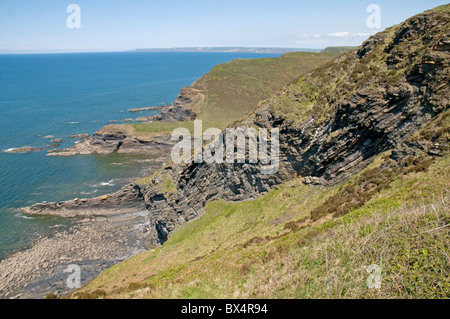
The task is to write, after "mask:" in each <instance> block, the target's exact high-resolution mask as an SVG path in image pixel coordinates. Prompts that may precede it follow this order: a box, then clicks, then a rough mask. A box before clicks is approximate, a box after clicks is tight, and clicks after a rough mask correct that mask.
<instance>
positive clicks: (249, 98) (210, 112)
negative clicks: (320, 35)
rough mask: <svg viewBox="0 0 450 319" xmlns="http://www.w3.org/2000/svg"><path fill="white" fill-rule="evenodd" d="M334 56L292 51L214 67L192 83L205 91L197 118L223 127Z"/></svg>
mask: <svg viewBox="0 0 450 319" xmlns="http://www.w3.org/2000/svg"><path fill="white" fill-rule="evenodd" d="M336 56H337V54H333V53H310V52H293V53H288V54H286V55H284V56H282V57H280V58H264V59H237V60H233V61H232V62H229V63H223V64H220V65H217V66H215V67H214V68H213V69H212V70H211V71H210V72H208V73H207V74H205V76H203V77H202V78H201V79H199V80H198V81H196V82H195V83H194V84H193V87H194V88H197V89H200V90H202V91H204V92H205V93H206V94H205V97H206V98H205V102H204V103H203V105H202V107H201V111H200V119H201V120H203V121H204V124H205V125H206V127H218V128H220V129H223V128H225V127H226V126H228V125H229V124H231V123H233V122H234V121H237V120H239V119H241V118H242V117H243V116H244V115H247V114H249V113H251V112H252V111H254V110H255V108H256V107H257V105H258V103H259V102H260V101H262V100H265V99H267V98H269V97H270V96H272V95H273V94H274V93H275V92H277V91H279V90H280V89H281V88H282V87H283V86H284V85H286V84H287V83H290V82H292V81H294V80H295V79H297V78H298V77H299V76H301V75H303V74H306V73H308V72H310V71H312V70H313V69H315V68H317V67H319V66H321V65H323V64H325V63H326V62H328V61H330V60H332V59H333V58H335V57H336Z"/></svg>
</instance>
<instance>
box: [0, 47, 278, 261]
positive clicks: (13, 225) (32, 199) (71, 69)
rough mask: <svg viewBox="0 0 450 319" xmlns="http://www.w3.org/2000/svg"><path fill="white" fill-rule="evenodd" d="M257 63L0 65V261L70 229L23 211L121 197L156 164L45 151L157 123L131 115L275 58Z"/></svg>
mask: <svg viewBox="0 0 450 319" xmlns="http://www.w3.org/2000/svg"><path fill="white" fill-rule="evenodd" d="M274 56H278V55H270V54H249V53H175V52H171V53H156V52H148V53H147V52H121V53H79V54H35V55H0V112H1V113H0V114H1V116H0V260H1V259H2V258H5V256H7V255H8V254H11V253H12V252H14V251H16V250H20V249H24V248H26V247H28V246H29V245H30V244H31V243H32V242H33V241H34V240H36V239H38V238H39V237H40V236H44V235H46V234H49V232H51V231H52V230H54V229H55V228H57V227H67V226H68V225H69V224H70V221H69V220H65V219H62V218H54V217H30V216H25V215H23V214H20V213H18V212H17V211H16V209H17V208H19V207H23V206H28V205H32V204H34V203H37V202H42V201H63V200H70V199H73V198H89V197H95V196H100V195H104V194H107V193H111V192H114V191H117V190H118V189H120V188H121V187H122V186H124V185H126V184H128V183H130V182H131V181H132V180H133V178H135V177H139V176H141V175H144V174H145V173H146V172H147V171H148V170H149V168H151V167H152V165H155V163H154V162H153V161H152V159H149V158H145V157H136V156H127V155H119V154H111V155H90V156H81V155H80V156H74V157H49V156H46V152H47V151H46V150H43V151H40V152H32V153H25V154H10V153H5V152H4V151H5V150H8V149H10V148H17V147H22V146H32V147H45V146H46V145H47V144H48V143H49V139H46V138H44V137H45V136H48V135H52V136H54V138H61V139H63V144H62V145H61V146H60V147H70V146H72V145H73V144H74V143H75V142H76V141H77V140H76V139H73V138H67V136H68V135H73V134H79V133H89V134H91V135H92V134H93V133H94V132H95V131H97V130H99V129H100V128H101V127H102V126H104V125H107V124H111V122H110V121H122V123H123V120H124V119H127V118H136V117H139V116H151V115H154V114H156V113H157V112H158V111H145V112H140V113H129V112H128V111H127V110H128V109H130V108H141V107H147V106H158V105H164V104H169V103H171V102H173V100H174V99H175V98H176V97H177V95H178V93H179V91H180V89H181V88H182V87H183V86H188V85H190V84H191V83H192V82H194V81H195V80H196V79H198V78H200V77H201V76H202V75H203V74H204V73H206V72H208V71H209V70H210V69H211V68H212V67H213V66H214V65H216V64H219V63H223V62H228V61H231V60H232V59H235V58H262V57H274Z"/></svg>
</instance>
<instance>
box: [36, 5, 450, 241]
mask: <svg viewBox="0 0 450 319" xmlns="http://www.w3.org/2000/svg"><path fill="white" fill-rule="evenodd" d="M449 8H450V6H449V5H447V6H444V7H441V8H438V10H432V11H428V12H425V13H423V14H421V15H418V16H415V17H413V18H411V19H409V20H407V21H406V22H405V23H403V24H401V25H399V26H396V27H393V28H390V29H387V30H386V31H385V32H382V33H379V34H377V35H375V36H373V37H371V38H370V39H369V40H367V41H366V42H365V43H364V44H363V45H362V46H361V47H360V48H358V49H357V50H355V51H352V52H350V53H347V54H345V55H343V56H341V57H340V58H338V59H336V60H334V61H332V62H330V63H328V64H327V65H325V66H323V67H321V68H319V69H317V70H315V71H313V72H311V73H309V74H308V75H306V76H304V77H302V78H300V79H299V80H298V81H296V82H295V83H292V84H290V85H288V86H286V87H285V88H284V89H283V90H282V91H281V92H280V93H279V94H277V95H276V96H274V97H273V98H271V99H269V100H267V101H265V102H263V103H262V104H261V105H260V108H259V109H258V111H256V112H255V113H254V114H252V115H251V116H248V117H247V118H245V119H244V120H242V122H240V123H238V124H236V126H240V127H244V128H245V127H250V126H252V127H260V128H267V129H271V128H279V129H280V169H279V171H278V173H277V174H274V175H262V174H261V173H260V168H261V167H260V165H259V164H213V165H208V164H190V165H185V166H177V165H169V166H166V167H164V168H162V169H161V170H160V171H159V172H158V173H157V174H155V175H154V176H153V177H152V178H150V179H149V180H147V181H145V183H141V184H140V185H133V186H131V187H132V188H133V189H135V188H134V187H135V186H136V187H137V188H138V189H139V192H138V193H137V194H140V195H137V194H135V196H136V197H138V198H140V200H142V201H143V202H144V203H145V206H146V208H147V209H148V210H149V212H150V219H151V225H152V235H151V236H152V242H153V244H155V245H157V244H161V243H163V242H164V241H165V240H167V238H168V236H169V234H170V233H171V232H172V231H173V230H174V228H175V227H176V225H179V224H182V223H184V222H186V221H189V220H192V219H194V218H196V217H198V216H199V215H201V213H202V209H203V207H204V205H205V203H206V202H207V201H210V200H214V199H219V198H222V199H226V200H231V201H241V200H247V199H251V198H256V197H258V196H260V195H261V194H264V193H266V192H268V191H269V190H270V189H272V188H273V187H274V186H275V185H277V184H280V183H283V182H284V181H287V180H290V179H293V178H295V177H298V176H303V177H305V181H306V182H307V183H314V184H320V185H324V186H326V185H334V184H337V183H341V182H343V181H346V180H348V179H349V178H351V177H352V176H353V175H354V174H356V173H357V172H359V171H360V170H362V169H363V168H365V167H366V166H367V165H369V164H370V163H371V162H372V161H373V159H374V157H375V156H376V155H378V154H380V153H382V152H385V151H387V150H394V152H393V153H392V154H393V155H392V158H391V159H392V160H393V161H394V162H396V163H401V162H402V161H403V160H405V159H406V158H407V157H409V156H411V155H414V154H415V153H417V154H418V153H420V152H421V154H425V155H427V156H431V157H432V156H440V155H442V154H443V152H446V151H447V150H448V134H444V135H442V134H441V135H440V136H439V138H434V137H433V136H434V135H433V134H431V135H429V136H428V138H422V139H418V140H415V141H414V142H412V141H411V140H410V138H411V136H413V135H414V134H415V133H417V132H419V131H420V130H423V128H424V127H427V125H430V123H435V121H437V120H440V121H442V117H443V116H444V115H445V116H447V117H448V113H447V111H448V109H449V101H448V96H449V93H450V92H449V91H450V90H449V85H448V83H449V68H448V66H449V58H450V54H449V45H450V40H449V39H450V38H449V27H450V23H449V21H450V20H449V18H450V13H449V10H450V9H449ZM447 133H448V132H447ZM399 165H400V164H399ZM386 169H388V168H386ZM167 184H170V185H171V187H169V188H168V187H166V186H164V185H167ZM63 206H64V205H63ZM35 209H36V208H33V207H32V208H30V209H29V211H30V212H32V211H34V210H35ZM39 209H40V210H41V213H42V212H44V213H45V211H46V208H45V207H39Z"/></svg>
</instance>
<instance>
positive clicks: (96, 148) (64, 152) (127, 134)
mask: <svg viewBox="0 0 450 319" xmlns="http://www.w3.org/2000/svg"><path fill="white" fill-rule="evenodd" d="M122 128H124V129H123V130H122ZM173 145H174V142H173V141H171V139H170V136H168V135H159V136H153V137H149V138H140V137H138V136H136V135H135V134H134V133H133V132H132V131H130V128H127V127H126V126H125V127H124V126H120V125H116V126H106V127H104V128H102V129H101V130H100V131H99V132H97V133H95V134H94V135H93V136H92V138H87V139H85V140H84V141H81V142H78V143H77V144H75V145H74V146H73V147H71V148H66V149H55V150H51V151H49V152H48V155H49V156H73V155H77V154H80V155H90V154H111V153H114V152H117V153H121V154H140V155H149V156H158V157H161V158H167V159H168V157H169V156H170V149H171V148H172V147H173Z"/></svg>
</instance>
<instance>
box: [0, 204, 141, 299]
mask: <svg viewBox="0 0 450 319" xmlns="http://www.w3.org/2000/svg"><path fill="white" fill-rule="evenodd" d="M148 236H149V217H148V211H147V210H141V211H135V212H130V211H128V212H127V211H125V212H120V211H114V212H113V213H112V214H111V213H108V212H107V211H104V212H101V211H97V212H96V215H95V216H94V215H89V216H84V218H82V217H81V216H77V217H76V218H74V220H73V223H72V225H71V226H70V227H68V228H63V229H58V230H55V231H54V233H53V234H52V235H50V236H46V237H43V238H40V239H39V240H37V241H36V242H35V243H34V244H33V245H32V246H31V247H29V248H27V249H25V250H22V251H19V252H16V253H14V254H12V255H11V256H9V257H7V258H6V259H4V260H2V261H1V262H0V291H1V293H0V298H1V299H30V298H31V299H42V298H45V297H46V296H48V295H51V294H56V295H58V296H64V295H67V294H69V293H70V292H72V291H73V289H71V288H69V287H68V286H67V278H68V277H69V276H70V274H71V273H69V272H68V271H67V267H68V266H69V265H74V264H75V265H78V266H79V267H80V269H81V284H82V285H83V284H86V283H87V282H88V281H90V280H92V279H94V278H95V277H97V276H98V275H99V274H100V273H101V272H102V271H104V270H106V269H108V268H110V267H111V266H113V265H114V264H116V263H119V262H121V261H123V260H125V259H127V258H129V257H132V256H134V255H136V254H138V253H139V252H142V251H145V250H146V249H148V248H149V247H150V244H149V240H148V238H149V237H148Z"/></svg>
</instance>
